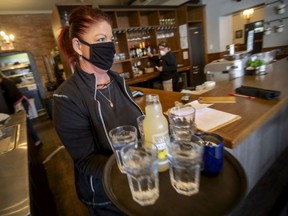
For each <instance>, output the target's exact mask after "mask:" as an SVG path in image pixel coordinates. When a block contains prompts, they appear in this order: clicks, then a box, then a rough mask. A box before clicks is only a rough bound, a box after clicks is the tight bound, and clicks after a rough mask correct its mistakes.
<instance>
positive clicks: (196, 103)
mask: <svg viewBox="0 0 288 216" xmlns="http://www.w3.org/2000/svg"><path fill="white" fill-rule="evenodd" d="M186 105H191V106H192V107H194V108H195V109H196V110H199V109H203V108H206V107H209V106H211V105H213V104H200V103H199V101H198V100H194V101H192V102H190V103H187V104H186Z"/></svg>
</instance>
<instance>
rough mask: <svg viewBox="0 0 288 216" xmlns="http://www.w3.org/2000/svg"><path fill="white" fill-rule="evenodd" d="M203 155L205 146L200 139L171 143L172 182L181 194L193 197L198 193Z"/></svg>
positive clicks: (169, 149) (194, 138)
mask: <svg viewBox="0 0 288 216" xmlns="http://www.w3.org/2000/svg"><path fill="white" fill-rule="evenodd" d="M202 155H203V145H202V143H201V139H200V138H199V137H196V136H193V139H192V140H191V141H188V140H172V141H171V142H170V143H169V145H168V158H169V163H170V167H169V172H170V181H171V184H172V186H173V187H174V189H175V190H176V191H177V192H178V193H179V194H183V195H186V196H191V195H193V194H196V193H198V191H199V184H200V171H201V162H202Z"/></svg>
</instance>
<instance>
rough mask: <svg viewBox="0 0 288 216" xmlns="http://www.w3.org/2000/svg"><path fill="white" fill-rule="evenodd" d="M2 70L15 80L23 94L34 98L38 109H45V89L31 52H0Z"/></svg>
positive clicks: (0, 67) (0, 68)
mask: <svg viewBox="0 0 288 216" xmlns="http://www.w3.org/2000/svg"><path fill="white" fill-rule="evenodd" d="M0 70H1V71H2V73H3V74H4V75H5V76H6V77H8V78H10V79H12V80H14V82H15V83H16V85H17V87H18V88H19V90H20V92H21V93H22V94H23V95H25V96H26V97H28V98H29V99H34V102H35V106H36V109H37V111H40V110H41V109H43V104H42V99H44V98H45V91H44V88H43V86H42V83H41V81H40V78H39V74H38V71H37V68H36V64H35V60H34V58H33V56H32V54H31V53H30V52H28V51H7V52H0ZM35 117H37V116H35Z"/></svg>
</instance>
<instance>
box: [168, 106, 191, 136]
mask: <svg viewBox="0 0 288 216" xmlns="http://www.w3.org/2000/svg"><path fill="white" fill-rule="evenodd" d="M195 112H196V110H195V108H193V107H192V106H190V105H180V106H175V107H172V108H170V109H168V119H169V123H170V132H171V135H172V137H173V138H174V139H177V140H183V139H186V140H190V139H191V136H192V135H193V134H194V133H195V132H196V126H195Z"/></svg>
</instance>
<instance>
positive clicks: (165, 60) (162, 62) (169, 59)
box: [152, 51, 177, 81]
mask: <svg viewBox="0 0 288 216" xmlns="http://www.w3.org/2000/svg"><path fill="white" fill-rule="evenodd" d="M152 60H153V61H154V62H155V63H156V64H158V66H162V67H163V71H162V72H160V76H161V79H162V81H165V80H169V79H172V78H173V77H174V76H177V60H176V57H175V55H174V54H173V53H172V52H171V51H169V52H167V53H166V55H164V56H161V57H160V59H159V58H158V57H157V56H153V57H152Z"/></svg>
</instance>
